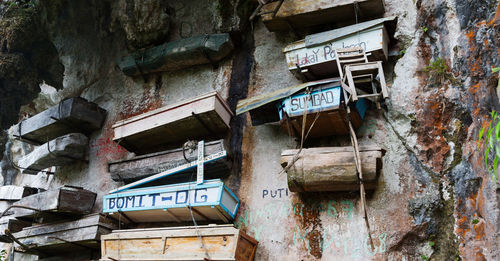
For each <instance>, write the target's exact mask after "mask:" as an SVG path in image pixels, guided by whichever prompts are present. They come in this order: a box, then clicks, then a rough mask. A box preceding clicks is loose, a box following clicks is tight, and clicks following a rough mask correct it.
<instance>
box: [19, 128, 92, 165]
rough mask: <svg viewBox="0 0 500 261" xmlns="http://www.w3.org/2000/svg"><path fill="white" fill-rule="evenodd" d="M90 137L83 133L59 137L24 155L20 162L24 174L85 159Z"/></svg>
mask: <svg viewBox="0 0 500 261" xmlns="http://www.w3.org/2000/svg"><path fill="white" fill-rule="evenodd" d="M88 143H89V141H88V138H87V137H86V136H85V135H83V134H81V133H70V134H66V135H64V136H61V137H57V138H55V139H53V140H51V141H49V142H47V143H45V144H43V145H40V146H39V147H37V148H35V149H34V150H33V151H32V152H31V153H29V154H28V155H26V156H24V157H23V158H22V159H21V160H20V161H19V163H18V165H19V167H21V168H22V169H23V170H22V173H24V174H37V173H38V172H40V170H43V169H46V168H48V167H52V166H64V165H68V164H71V163H73V162H74V161H75V160H83V159H85V156H86V152H87V147H88Z"/></svg>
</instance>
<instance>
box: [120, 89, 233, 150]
mask: <svg viewBox="0 0 500 261" xmlns="http://www.w3.org/2000/svg"><path fill="white" fill-rule="evenodd" d="M232 116H233V113H232V112H231V109H230V108H229V106H228V105H227V104H226V102H225V101H224V99H222V97H220V95H219V94H217V92H215V91H214V92H210V93H207V94H205V95H201V96H199V97H196V98H193V99H190V100H186V101H182V102H179V103H176V104H172V105H169V106H166V107H162V108H159V109H156V110H153V111H150V112H147V113H144V114H141V115H138V116H135V117H132V118H129V119H126V120H123V121H119V122H117V123H115V124H114V125H113V126H112V128H113V131H114V139H113V140H114V141H115V142H118V143H119V144H120V145H121V146H123V147H125V148H126V149H127V150H129V151H132V152H135V153H136V154H145V153H153V152H158V151H162V150H164V149H168V148H169V147H170V146H171V145H172V144H175V143H180V144H182V143H183V142H185V141H186V140H188V139H198V138H203V137H207V136H216V135H219V136H223V134H225V132H226V131H227V130H229V122H230V121H231V117H232Z"/></svg>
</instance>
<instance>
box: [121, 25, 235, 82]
mask: <svg viewBox="0 0 500 261" xmlns="http://www.w3.org/2000/svg"><path fill="white" fill-rule="evenodd" d="M233 48H234V47H233V42H232V41H231V38H230V37H229V34H211V35H198V36H193V37H190V38H186V39H182V40H179V41H174V42H168V43H165V44H162V45H159V46H155V47H153V48H150V49H147V50H145V51H140V52H137V53H134V54H132V55H130V56H125V57H122V58H120V59H119V60H118V66H119V67H120V69H121V70H122V71H123V72H124V73H125V74H126V75H129V76H134V75H140V74H141V73H144V74H147V73H152V72H161V71H175V70H180V69H183V68H187V67H190V66H193V65H198V64H207V63H214V62H218V61H220V60H222V59H223V58H224V57H226V56H227V55H229V54H230V53H231V51H232V50H233Z"/></svg>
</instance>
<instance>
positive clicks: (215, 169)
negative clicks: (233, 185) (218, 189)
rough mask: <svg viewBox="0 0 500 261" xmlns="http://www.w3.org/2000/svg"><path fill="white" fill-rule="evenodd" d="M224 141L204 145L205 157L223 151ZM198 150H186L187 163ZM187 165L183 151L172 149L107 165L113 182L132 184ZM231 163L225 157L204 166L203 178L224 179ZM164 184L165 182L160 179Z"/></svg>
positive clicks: (179, 173) (190, 171) (180, 174)
mask: <svg viewBox="0 0 500 261" xmlns="http://www.w3.org/2000/svg"><path fill="white" fill-rule="evenodd" d="M225 150H226V149H225V144H224V140H222V139H221V140H217V141H212V142H207V143H205V155H210V154H215V153H217V152H221V151H225ZM197 153H198V149H197V148H196V146H195V149H194V150H186V152H185V155H186V158H187V159H188V160H189V161H194V160H196V159H197ZM185 163H187V161H186V160H185V159H184V155H183V149H182V148H178V149H173V150H167V151H162V152H157V153H152V154H146V155H142V156H138V157H134V158H131V159H127V160H121V161H114V162H110V163H108V166H109V173H110V174H111V178H112V179H113V180H114V181H125V182H132V181H136V180H139V179H142V178H145V177H149V176H151V175H153V174H157V173H160V172H162V171H165V170H168V169H172V168H175V167H177V166H180V165H182V164H185ZM230 168H231V162H230V160H229V159H228V158H227V157H226V158H223V159H219V160H216V161H213V162H209V163H207V164H206V165H205V178H206V179H213V178H224V177H226V176H227V175H228V174H229V170H230ZM188 172H189V173H192V172H193V170H192V169H189V170H186V171H184V172H178V173H177V174H176V175H174V176H172V178H174V177H179V176H184V175H182V174H186V173H188ZM162 181H164V182H166V181H167V180H165V179H162Z"/></svg>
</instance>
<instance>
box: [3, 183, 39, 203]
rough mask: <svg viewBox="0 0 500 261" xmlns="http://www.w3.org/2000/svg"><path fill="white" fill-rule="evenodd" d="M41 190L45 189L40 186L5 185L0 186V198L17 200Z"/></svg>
mask: <svg viewBox="0 0 500 261" xmlns="http://www.w3.org/2000/svg"><path fill="white" fill-rule="evenodd" d="M43 191H45V190H44V189H40V188H32V187H20V186H14V185H5V186H1V187H0V200H6V201H17V200H20V199H22V198H24V197H27V196H29V195H33V194H36V193H38V192H43Z"/></svg>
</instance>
